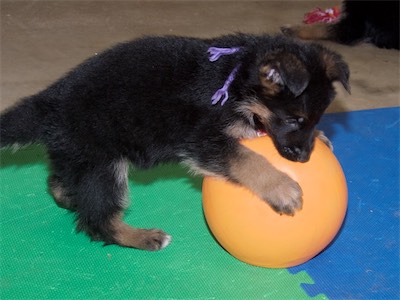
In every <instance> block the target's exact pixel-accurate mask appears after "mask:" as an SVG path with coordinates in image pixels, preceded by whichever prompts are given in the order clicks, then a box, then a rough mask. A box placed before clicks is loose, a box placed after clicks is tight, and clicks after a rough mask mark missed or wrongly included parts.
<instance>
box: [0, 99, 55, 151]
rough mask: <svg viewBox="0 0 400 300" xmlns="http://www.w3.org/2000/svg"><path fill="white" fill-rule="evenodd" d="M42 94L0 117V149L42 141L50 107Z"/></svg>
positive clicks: (3, 113)
mask: <svg viewBox="0 0 400 300" xmlns="http://www.w3.org/2000/svg"><path fill="white" fill-rule="evenodd" d="M47 102H48V101H46V100H45V99H43V96H42V95H40V94H37V95H34V96H31V97H28V98H24V99H23V100H22V101H21V102H20V103H18V104H17V105H15V106H13V107H11V108H9V109H7V110H5V111H4V112H2V113H1V115H0V148H3V147H7V146H14V145H16V146H18V145H19V146H23V145H26V144H30V143H34V142H37V141H40V139H41V137H42V133H43V130H42V127H43V126H42V124H43V123H44V121H45V120H46V116H47V115H48V112H49V105H48V103H47Z"/></svg>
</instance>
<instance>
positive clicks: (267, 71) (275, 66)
mask: <svg viewBox="0 0 400 300" xmlns="http://www.w3.org/2000/svg"><path fill="white" fill-rule="evenodd" d="M259 77H260V82H261V84H262V85H263V87H264V89H265V91H266V93H267V94H270V95H271V94H272V95H275V94H277V93H278V92H279V91H281V90H282V89H283V88H284V87H287V88H288V89H289V91H291V92H292V93H293V95H294V96H295V97H298V96H299V95H300V94H301V93H303V92H304V90H305V89H306V88H307V86H308V83H309V81H310V74H309V73H308V71H307V69H306V67H305V66H304V64H303V63H302V62H301V61H300V60H299V59H297V58H296V56H294V55H293V54H289V53H279V54H273V55H269V56H267V57H266V59H265V61H264V63H263V64H262V65H261V67H260V68H259Z"/></svg>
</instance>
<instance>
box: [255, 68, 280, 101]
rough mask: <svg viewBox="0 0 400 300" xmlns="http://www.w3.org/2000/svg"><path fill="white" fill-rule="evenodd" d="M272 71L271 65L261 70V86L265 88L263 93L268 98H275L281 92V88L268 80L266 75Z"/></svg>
mask: <svg viewBox="0 0 400 300" xmlns="http://www.w3.org/2000/svg"><path fill="white" fill-rule="evenodd" d="M271 70H272V67H271V66H270V65H264V66H262V67H261V68H260V70H259V75H258V76H259V79H260V83H261V85H262V86H263V87H264V88H263V92H264V94H265V95H266V96H274V95H276V94H278V93H279V91H280V90H281V88H282V87H281V86H280V85H279V84H277V83H274V82H273V81H271V80H269V79H267V76H266V74H268V73H269V72H270V71H271Z"/></svg>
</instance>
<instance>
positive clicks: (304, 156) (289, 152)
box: [280, 146, 311, 163]
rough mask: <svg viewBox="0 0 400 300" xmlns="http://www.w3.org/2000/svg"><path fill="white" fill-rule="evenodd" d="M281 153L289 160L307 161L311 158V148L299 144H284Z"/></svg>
mask: <svg viewBox="0 0 400 300" xmlns="http://www.w3.org/2000/svg"><path fill="white" fill-rule="evenodd" d="M280 153H281V155H282V156H283V157H285V158H287V159H289V160H292V161H296V162H302V163H304V162H307V161H308V160H309V159H310V155H311V151H310V150H309V149H302V148H300V147H297V146H293V147H287V146H284V147H282V148H281V151H280Z"/></svg>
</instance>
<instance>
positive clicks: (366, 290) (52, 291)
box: [0, 108, 400, 299]
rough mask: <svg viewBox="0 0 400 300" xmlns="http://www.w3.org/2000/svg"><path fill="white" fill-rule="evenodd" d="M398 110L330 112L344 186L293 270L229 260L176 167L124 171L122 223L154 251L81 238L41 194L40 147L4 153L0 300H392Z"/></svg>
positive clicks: (194, 181)
mask: <svg viewBox="0 0 400 300" xmlns="http://www.w3.org/2000/svg"><path fill="white" fill-rule="evenodd" d="M398 122H399V109H398V108H391V109H382V110H371V111H361V112H352V113H344V114H330V115H327V116H326V117H325V118H324V119H323V121H322V124H321V128H323V129H324V130H325V131H326V133H327V135H328V136H329V137H330V138H331V140H332V141H333V142H334V144H335V154H336V155H337V157H338V158H339V160H340V161H341V163H342V165H343V168H344V171H345V173H346V176H347V181H348V186H349V211H348V214H347V218H346V222H345V224H344V227H343V229H342V231H341V232H340V234H339V236H338V237H337V239H336V240H335V242H334V243H333V244H332V245H331V246H330V247H329V248H328V249H326V250H325V251H324V252H323V253H322V254H320V255H319V256H317V257H316V258H314V259H313V260H311V261H310V262H308V263H306V264H304V265H302V266H299V267H295V268H291V269H289V270H287V269H265V268H259V267H254V266H250V265H247V264H245V263H242V262H240V261H238V260H236V259H235V258H233V257H232V256H230V255H229V254H228V253H226V252H225V251H224V250H223V249H222V248H221V247H220V246H219V245H218V244H217V242H216V241H215V240H214V239H213V238H212V236H211V234H210V233H209V231H208V229H207V226H206V223H205V221H204V217H203V214H202V208H201V178H193V177H190V176H188V175H187V174H186V170H185V169H183V168H180V167H178V166H161V167H158V168H155V169H153V170H150V171H140V172H132V174H131V175H130V198H131V202H132V203H131V205H130V208H129V209H128V211H127V212H126V216H125V220H126V221H127V222H128V223H130V224H132V225H135V226H141V227H159V228H162V229H164V230H165V231H167V232H168V233H170V234H171V235H172V236H173V242H172V244H171V245H170V246H169V247H167V248H166V249H164V250H162V251H160V252H153V253H152V252H144V251H137V250H133V249H124V248H120V247H117V246H107V247H103V246H102V244H101V243H98V242H90V240H89V238H87V237H86V236H85V235H84V234H77V233H76V232H75V229H74V216H73V215H72V214H71V213H68V212H66V211H64V210H62V209H60V208H58V207H57V206H56V205H55V204H54V202H53V200H52V198H51V196H50V195H49V194H48V193H47V187H46V177H47V174H48V170H47V161H46V159H45V158H44V157H45V151H44V149H43V148H42V147H40V146H30V147H28V148H25V149H22V150H20V151H18V152H16V153H14V154H13V153H12V151H10V150H3V151H1V168H0V195H1V200H0V208H1V210H0V213H1V218H0V225H1V227H0V230H1V235H0V245H1V247H0V263H1V264H0V293H1V294H0V298H1V299H17V298H18V299H38V298H39V299H43V298H70V299H71V298H79V299H89V298H95V299H101V298H115V299H122V298H124V299H145V298H146V299H148V298H152V299H166V298H168V299H194V298H196V299H222V298H225V299H309V298H315V299H327V298H330V299H343V298H348V299H372V298H374V299H378V298H380V299H390V298H393V299H395V298H399V287H398V283H399V215H400V214H399V201H398V200H399V198H398V195H399V123H398Z"/></svg>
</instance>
